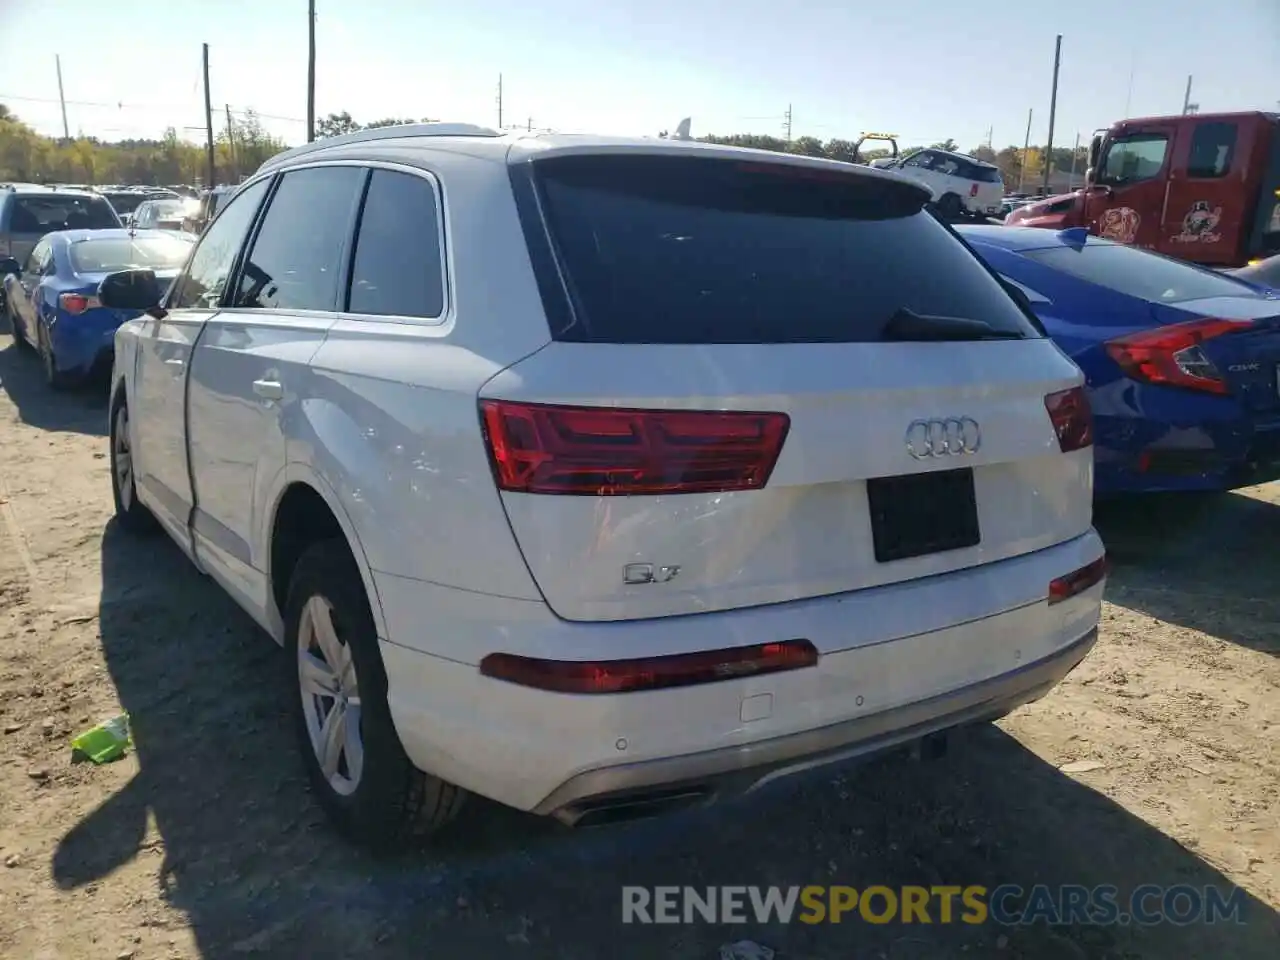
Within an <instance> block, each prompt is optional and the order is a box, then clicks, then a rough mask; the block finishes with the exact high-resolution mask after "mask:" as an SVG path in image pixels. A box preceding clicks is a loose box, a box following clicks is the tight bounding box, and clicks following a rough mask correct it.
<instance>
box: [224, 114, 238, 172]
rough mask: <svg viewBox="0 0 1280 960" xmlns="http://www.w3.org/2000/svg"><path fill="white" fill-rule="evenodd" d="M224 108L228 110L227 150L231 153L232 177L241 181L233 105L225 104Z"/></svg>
mask: <svg viewBox="0 0 1280 960" xmlns="http://www.w3.org/2000/svg"><path fill="white" fill-rule="evenodd" d="M223 106H224V107H225V108H226V110H227V148H228V149H229V150H230V151H231V167H232V169H233V171H234V172H233V174H232V176H233V177H234V178H235V179H236V180H239V179H240V158H239V157H238V156H237V155H236V128H235V125H234V124H232V122H231V104H229V103H224V104H223Z"/></svg>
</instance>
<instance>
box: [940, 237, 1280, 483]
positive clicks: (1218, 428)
mask: <svg viewBox="0 0 1280 960" xmlns="http://www.w3.org/2000/svg"><path fill="white" fill-rule="evenodd" d="M959 229H960V233H961V235H962V236H963V237H964V238H965V239H966V240H967V241H968V242H969V243H970V244H971V245H972V246H973V248H974V249H975V250H976V251H977V252H978V254H979V255H980V256H981V257H982V258H983V259H984V260H986V261H987V263H988V264H989V265H990V266H991V267H992V269H994V270H996V271H997V272H998V273H1000V274H1001V275H1002V276H1003V277H1004V278H1006V279H1007V280H1010V281H1012V282H1013V283H1015V284H1017V285H1018V287H1019V288H1020V289H1021V291H1022V293H1023V294H1024V295H1025V296H1026V298H1027V299H1028V300H1029V301H1030V304H1031V307H1032V309H1034V310H1035V312H1036V314H1037V315H1038V316H1039V317H1040V320H1041V322H1043V324H1044V326H1045V328H1046V329H1047V330H1048V332H1049V335H1050V336H1051V337H1052V338H1053V340H1054V342H1055V343H1057V344H1058V346H1059V347H1061V348H1062V349H1063V351H1064V352H1066V354H1067V355H1068V356H1070V357H1071V359H1072V360H1074V361H1075V362H1076V363H1077V364H1079V365H1080V367H1081V369H1082V370H1083V371H1084V374H1085V378H1086V383H1087V386H1088V390H1089V402H1090V405H1091V406H1092V408H1093V413H1094V417H1095V424H1096V427H1095V430H1096V432H1095V439H1094V457H1095V461H1096V471H1097V472H1096V479H1095V483H1096V490H1097V492H1098V494H1099V495H1100V496H1108V495H1114V494H1120V493H1133V492H1148V491H1171V490H1228V489H1232V488H1235V487H1241V486H1247V485H1250V484H1254V483H1262V482H1264V481H1267V480H1274V479H1277V478H1280V294H1273V293H1269V292H1267V291H1264V290H1262V289H1259V288H1256V287H1251V286H1249V285H1247V284H1245V283H1242V282H1240V281H1238V280H1236V279H1234V278H1232V277H1230V276H1228V275H1226V274H1223V273H1219V272H1216V271H1213V270H1208V269H1203V268H1200V267H1196V266H1193V265H1192V264H1188V263H1185V262H1183V261H1180V260H1173V259H1170V258H1168V257H1164V256H1160V255H1158V254H1153V253H1149V252H1147V251H1143V250H1138V249H1135V248H1133V247H1129V246H1127V245H1124V244H1118V243H1114V242H1112V241H1108V240H1102V239H1100V238H1098V237H1091V236H1089V235H1088V233H1087V231H1085V230H1083V229H1077V230H1065V231H1061V232H1056V233H1055V232H1050V231H1048V230H1038V229H1032V228H1029V227H979V226H965V227H961V228H959Z"/></svg>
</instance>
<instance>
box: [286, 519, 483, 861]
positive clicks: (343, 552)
mask: <svg viewBox="0 0 1280 960" xmlns="http://www.w3.org/2000/svg"><path fill="white" fill-rule="evenodd" d="M313 600H316V601H318V602H319V603H320V604H321V605H327V607H328V611H327V612H328V614H329V615H330V617H331V622H332V624H333V628H334V633H335V634H336V639H337V641H338V643H339V646H340V648H342V651H343V656H348V657H349V658H350V663H351V664H352V665H353V666H354V668H355V678H354V682H353V683H352V686H353V687H355V688H356V690H357V691H358V695H359V700H358V703H359V708H358V709H359V711H360V712H359V719H358V720H357V721H356V722H357V724H358V741H359V743H360V757H361V759H360V761H359V767H358V769H353V765H352V762H351V760H350V758H349V757H348V756H347V749H346V747H344V748H343V751H342V756H343V758H344V759H343V760H342V761H338V760H336V759H335V761H334V764H333V766H334V770H333V773H334V777H335V778H336V779H337V781H339V782H340V783H341V784H342V789H339V788H337V787H335V785H334V783H333V782H331V780H330V777H329V776H328V775H326V773H325V772H324V770H323V769H322V767H321V760H320V758H319V756H318V753H317V751H318V749H320V748H318V747H316V746H314V745H313V741H312V730H311V728H310V727H309V722H310V723H312V724H316V725H317V726H320V725H322V724H323V722H324V721H323V719H322V718H321V717H320V716H319V713H320V709H321V707H322V706H323V704H322V703H321V700H324V699H328V700H330V701H332V703H331V704H330V706H329V710H330V711H336V710H337V709H338V707H339V704H340V703H341V704H342V709H343V710H344V711H346V710H349V709H350V708H349V707H348V706H347V704H348V703H349V699H348V698H349V696H350V695H351V690H350V689H349V688H348V689H347V690H346V692H345V693H340V694H338V695H337V696H333V697H328V698H325V697H317V696H316V695H315V694H313V693H312V692H306V691H304V687H303V680H302V669H301V666H302V662H303V661H302V658H301V647H300V644H299V635H300V631H301V627H302V623H303V613H304V610H307V608H308V604H310V603H311V602H312V601H313ZM314 619H315V614H314V611H312V612H308V624H309V625H308V631H307V634H306V637H307V639H306V640H305V641H304V642H305V643H306V645H307V648H308V652H310V651H311V650H312V649H314V650H315V651H316V652H317V653H321V654H322V653H323V651H322V648H321V645H320V644H319V643H316V644H315V645H314V647H313V645H312V643H311V637H313V636H315V635H316V633H315V631H314V630H313V628H312V627H311V626H310V624H311V623H312V622H313V621H314ZM285 650H286V652H287V656H286V657H285V661H286V664H287V671H288V678H289V685H290V691H289V694H290V696H289V698H290V700H291V701H292V702H293V713H294V719H295V728H296V733H297V736H298V746H299V749H300V751H301V753H302V758H303V763H304V765H305V766H306V770H307V777H308V779H309V780H310V782H311V789H312V791H313V792H314V793H315V795H316V798H317V799H318V800H319V802H320V805H321V807H323V808H324V810H325V812H326V813H327V814H328V815H329V817H330V819H331V820H332V822H333V824H334V826H335V827H336V828H337V829H338V831H339V832H340V833H341V834H343V836H345V837H347V838H348V839H350V840H352V841H354V842H356V843H358V844H360V845H362V846H365V847H367V848H369V849H371V850H373V851H375V852H379V853H387V852H391V851H394V850H396V849H397V848H402V847H403V846H404V844H405V843H406V842H407V841H410V840H413V839H415V838H419V837H423V836H426V835H428V834H430V833H433V832H435V831H436V830H438V829H439V828H440V827H442V826H444V825H445V824H446V823H448V822H449V821H450V820H452V819H453V818H454V816H456V815H457V813H458V810H459V809H460V808H461V806H462V803H463V801H464V799H465V798H466V795H467V794H466V791H465V790H463V789H462V788H460V787H457V786H454V785H453V784H451V783H448V782H446V781H444V780H441V779H440V778H438V777H435V776H432V775H431V774H428V773H424V772H422V771H421V770H418V769H417V768H416V767H414V766H413V764H412V763H411V762H410V761H409V758H408V756H406V755H405V752H404V747H402V746H401V744H400V738H399V736H398V735H397V734H396V730H395V725H394V724H393V722H392V720H391V710H390V708H389V707H388V706H387V675H386V671H385V670H384V668H383V665H382V655H381V653H380V652H379V650H378V637H377V631H376V629H375V627H374V622H373V615H372V613H371V612H370V610H369V598H368V596H367V595H366V594H365V590H364V584H363V581H362V580H361V577H360V571H359V569H358V568H357V567H356V564H355V561H354V560H352V558H351V552H350V550H348V548H347V544H346V543H345V542H344V541H341V540H324V541H321V542H319V543H315V544H312V545H311V546H310V547H308V548H307V549H306V551H304V552H303V554H302V556H301V558H300V559H299V560H298V564H297V566H296V567H295V568H294V571H293V577H292V578H291V580H290V583H289V599H288V602H287V603H286V605H285ZM316 659H318V660H319V662H320V663H321V665H327V662H328V659H329V658H328V657H318V658H316ZM339 669H340V670H341V667H340V668H339ZM339 686H340V687H345V686H346V685H345V684H339ZM326 715H327V711H326ZM348 715H349V714H348ZM347 742H349V741H346V740H345V738H344V743H347ZM343 764H345V766H343ZM344 770H345V773H344Z"/></svg>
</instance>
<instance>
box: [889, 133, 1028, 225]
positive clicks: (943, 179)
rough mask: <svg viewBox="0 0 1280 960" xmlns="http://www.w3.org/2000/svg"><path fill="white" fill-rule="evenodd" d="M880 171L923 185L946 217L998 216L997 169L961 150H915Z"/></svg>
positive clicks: (1001, 185) (999, 184)
mask: <svg viewBox="0 0 1280 960" xmlns="http://www.w3.org/2000/svg"><path fill="white" fill-rule="evenodd" d="M877 168H878V169H881V170H896V171H897V172H899V173H901V174H904V175H905V176H908V177H910V178H911V179H912V180H917V181H919V182H920V183H923V184H925V185H926V186H927V187H929V189H931V190H932V191H933V196H934V202H935V204H936V205H937V208H938V212H939V213H940V214H942V215H943V216H944V217H945V218H946V219H948V220H952V221H954V220H959V219H961V218H963V217H965V216H966V215H967V216H970V217H981V218H984V219H985V218H986V217H998V216H1001V209H1002V207H1003V205H1004V178H1003V177H1002V176H1001V174H1000V168H999V167H997V166H995V164H991V163H986V162H985V161H982V160H978V159H976V158H975V157H971V156H969V155H968V154H964V153H952V152H951V151H949V150H936V149H933V148H929V149H927V150H917V151H916V152H915V153H912V154H909V155H908V156H905V157H902V158H900V159H898V160H891V161H889V162H887V163H886V162H878V163H877Z"/></svg>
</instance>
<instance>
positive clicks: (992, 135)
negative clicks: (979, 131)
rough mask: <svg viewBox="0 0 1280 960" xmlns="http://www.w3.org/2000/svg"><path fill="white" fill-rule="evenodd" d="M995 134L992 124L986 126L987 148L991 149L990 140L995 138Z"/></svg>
mask: <svg viewBox="0 0 1280 960" xmlns="http://www.w3.org/2000/svg"><path fill="white" fill-rule="evenodd" d="M995 136H996V128H995V127H994V126H990V127H987V149H988V150H991V149H992V146H991V141H993V140H994V139H995Z"/></svg>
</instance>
